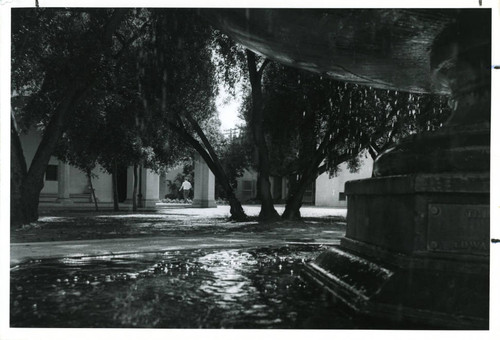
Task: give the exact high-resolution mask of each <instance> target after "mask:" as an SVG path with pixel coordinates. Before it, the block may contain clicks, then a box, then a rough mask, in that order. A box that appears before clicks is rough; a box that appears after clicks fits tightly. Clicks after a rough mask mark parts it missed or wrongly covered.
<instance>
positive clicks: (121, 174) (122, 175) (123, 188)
mask: <svg viewBox="0 0 500 340" xmlns="http://www.w3.org/2000/svg"><path fill="white" fill-rule="evenodd" d="M116 182H117V185H118V188H117V189H118V202H120V203H122V202H125V200H126V199H127V168H126V167H123V168H119V169H118V174H117V176H116Z"/></svg>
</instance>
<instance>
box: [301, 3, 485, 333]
mask: <svg viewBox="0 0 500 340" xmlns="http://www.w3.org/2000/svg"><path fill="white" fill-rule="evenodd" d="M458 13H459V14H458V15H457V18H456V21H455V22H454V23H453V24H451V25H450V26H449V27H448V28H447V29H445V30H444V31H443V32H441V33H440V34H439V35H438V36H437V37H436V39H435V41H434V43H433V46H432V49H431V65H430V66H431V69H432V75H433V85H435V86H437V87H440V88H448V89H449V90H450V100H449V102H450V104H451V105H452V109H453V110H452V115H451V117H450V118H449V119H448V121H447V122H446V124H445V126H444V127H443V128H442V129H441V130H439V131H436V132H428V133H421V134H416V135H413V136H410V137H409V138H406V139H404V140H402V141H400V142H399V143H398V144H396V145H395V146H394V147H393V148H391V149H389V150H386V151H385V152H384V153H382V154H381V155H379V156H378V157H377V159H376V160H375V163H374V170H373V173H374V175H375V176H376V177H375V178H371V179H366V180H360V181H353V182H348V183H346V194H347V197H348V214H347V232H346V236H345V237H344V238H343V239H342V240H341V244H340V246H339V247H336V248H332V249H331V250H330V251H327V252H325V253H324V254H322V255H321V256H320V257H319V258H318V259H317V260H316V261H315V262H314V263H312V264H311V265H310V266H309V267H308V271H309V273H310V275H311V276H312V277H313V278H315V279H316V280H318V281H319V282H321V283H322V284H324V285H325V286H326V287H327V288H328V289H329V290H330V291H331V292H332V293H333V294H334V295H335V296H337V297H338V298H339V300H340V301H342V302H344V303H345V304H346V305H347V306H349V307H350V308H352V309H353V310H355V311H357V312H359V313H362V314H366V315H369V316H370V317H376V318H384V319H385V318H388V319H393V320H397V321H406V322H410V323H417V324H423V325H426V326H430V327H433V328H443V329H488V327H489V272H490V271H489V268H490V262H489V242H490V240H489V239H490V219H489V211H490V203H489V196H490V192H489V190H490V188H489V187H490V115H491V112H490V94H491V92H490V87H491V83H490V78H491V74H490V69H491V60H490V55H491V42H490V39H491V35H490V29H491V26H490V16H489V13H488V12H484V11H475V12H468V13H465V12H458Z"/></svg>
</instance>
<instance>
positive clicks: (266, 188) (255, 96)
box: [246, 50, 279, 221]
mask: <svg viewBox="0 0 500 340" xmlns="http://www.w3.org/2000/svg"><path fill="white" fill-rule="evenodd" d="M246 52H247V62H248V73H249V75H250V84H251V86H252V110H251V118H250V128H251V130H252V136H253V139H254V142H255V145H256V146H257V154H258V156H257V169H258V176H259V179H260V180H259V188H258V189H257V190H260V202H261V208H260V213H259V220H261V221H269V220H275V219H278V218H279V215H278V213H277V212H276V210H275V209H274V203H273V197H272V194H271V183H270V181H269V176H270V173H271V172H270V162H269V152H268V148H267V143H266V139H265V136H264V127H263V125H262V121H263V113H262V105H263V103H262V88H261V80H262V72H263V70H264V67H265V65H266V64H267V63H266V61H264V64H262V66H261V68H260V69H259V70H257V65H256V60H255V54H254V53H253V52H251V51H249V50H247V51H246Z"/></svg>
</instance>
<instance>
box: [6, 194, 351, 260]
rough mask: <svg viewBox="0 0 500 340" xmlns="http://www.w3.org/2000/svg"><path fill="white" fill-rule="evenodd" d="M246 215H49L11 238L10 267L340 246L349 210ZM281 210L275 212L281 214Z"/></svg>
mask: <svg viewBox="0 0 500 340" xmlns="http://www.w3.org/2000/svg"><path fill="white" fill-rule="evenodd" d="M244 209H245V211H246V212H247V214H248V216H249V217H250V218H249V221H246V222H232V221H229V220H228V217H229V206H219V207H217V208H209V209H199V208H190V207H189V206H187V205H186V206H179V205H176V206H169V205H166V204H164V205H159V206H158V209H156V210H151V211H141V212H138V213H132V212H130V211H123V212H118V213H114V212H110V211H105V212H92V211H85V210H69V211H46V212H44V216H41V218H40V220H39V221H38V222H37V223H35V224H32V225H30V226H25V227H23V228H19V229H16V230H13V231H12V232H11V244H10V248H11V249H10V253H11V254H10V255H11V257H10V264H11V265H15V264H18V263H21V262H24V261H26V260H30V259H47V258H61V257H79V256H89V255H90V256H98V255H110V254H111V255H116V254H127V253H136V252H159V251H170V250H184V249H210V248H218V249H221V248H232V249H234V248H250V247H255V246H268V245H271V246H279V245H285V244H324V245H336V244H339V240H340V238H341V237H342V236H344V234H345V215H346V209H334V208H318V207H304V208H303V209H301V212H302V216H303V220H302V221H292V222H290V221H278V222H274V223H266V224H263V223H258V222H257V221H256V216H257V215H258V212H259V207H258V206H244ZM282 209H283V207H281V206H278V207H277V210H278V212H281V210H282Z"/></svg>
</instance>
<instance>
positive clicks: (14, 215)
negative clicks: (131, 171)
mask: <svg viewBox="0 0 500 340" xmlns="http://www.w3.org/2000/svg"><path fill="white" fill-rule="evenodd" d="M10 135H11V151H10V174H11V175H10V225H11V226H18V225H23V224H27V223H29V222H31V221H30V219H29V218H28V217H27V216H25V209H23V205H24V204H23V199H22V192H23V181H24V179H25V178H26V175H27V172H28V170H27V167H26V160H25V158H24V154H23V149H22V145H21V140H20V139H19V134H18V132H17V128H16V122H15V120H14V118H13V117H11V127H10Z"/></svg>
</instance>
